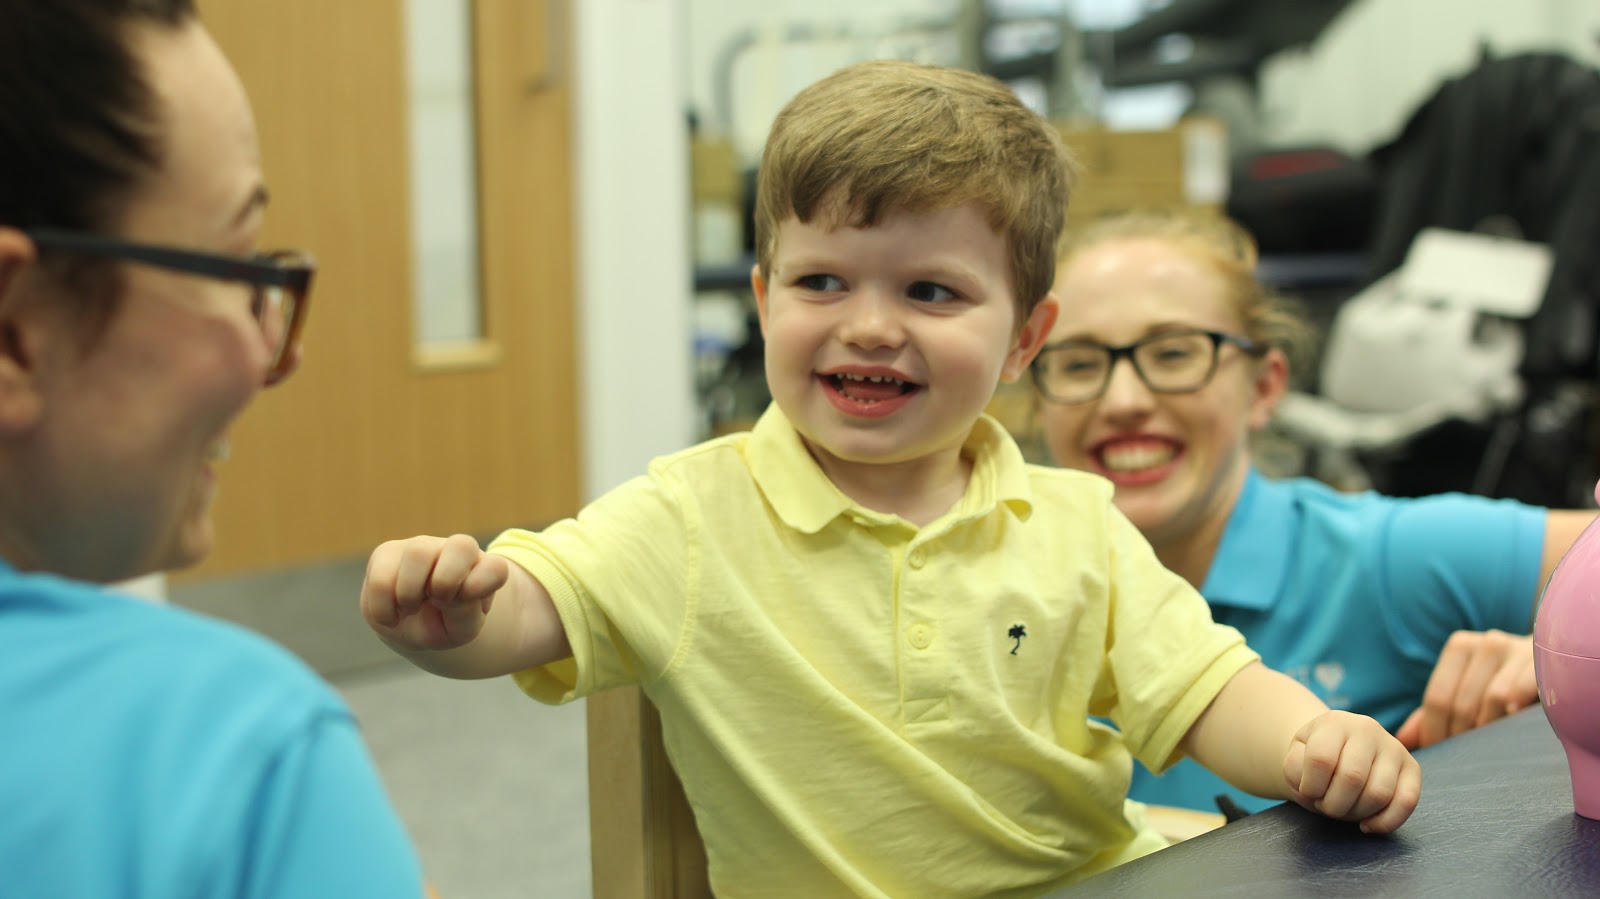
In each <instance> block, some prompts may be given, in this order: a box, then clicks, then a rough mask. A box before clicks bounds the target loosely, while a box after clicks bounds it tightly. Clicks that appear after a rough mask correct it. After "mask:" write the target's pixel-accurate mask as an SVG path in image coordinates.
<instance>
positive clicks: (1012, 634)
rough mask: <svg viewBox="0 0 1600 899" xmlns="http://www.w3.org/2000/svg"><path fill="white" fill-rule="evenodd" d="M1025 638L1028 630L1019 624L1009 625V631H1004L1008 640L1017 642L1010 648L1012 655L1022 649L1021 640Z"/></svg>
mask: <svg viewBox="0 0 1600 899" xmlns="http://www.w3.org/2000/svg"><path fill="white" fill-rule="evenodd" d="M1026 636H1028V628H1027V627H1026V626H1024V625H1021V624H1013V625H1011V630H1009V631H1006V637H1007V638H1008V639H1011V640H1015V641H1017V645H1016V646H1013V647H1011V654H1012V655H1016V654H1017V650H1019V649H1021V648H1022V638H1023V637H1026Z"/></svg>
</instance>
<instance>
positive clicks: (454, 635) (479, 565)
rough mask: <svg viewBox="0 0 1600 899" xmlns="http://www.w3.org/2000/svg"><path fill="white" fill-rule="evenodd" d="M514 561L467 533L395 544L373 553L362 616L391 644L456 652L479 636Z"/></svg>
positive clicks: (363, 583) (363, 584) (364, 582)
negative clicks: (492, 603) (482, 545)
mask: <svg viewBox="0 0 1600 899" xmlns="http://www.w3.org/2000/svg"><path fill="white" fill-rule="evenodd" d="M509 575H510V567H509V563H508V562H507V561H506V560H505V559H504V558H502V557H500V556H496V555H491V554H489V553H486V552H484V551H483V549H482V548H480V547H479V546H478V541H476V540H474V539H473V538H471V537H468V536H466V535H465V534H456V535H455V536H453V537H426V536H424V537H412V538H410V539H407V540H391V541H389V542H388V543H385V544H383V545H381V546H379V547H378V548H377V549H375V550H373V551H372V556H371V558H369V559H368V560H367V573H366V577H365V579H364V580H363V581H362V583H361V615H362V617H363V618H365V619H366V620H367V624H368V625H369V626H370V627H371V628H372V629H373V630H374V631H376V632H377V634H378V636H380V637H382V638H383V639H384V641H385V642H387V643H390V644H391V645H394V646H397V647H402V648H405V649H409V650H438V649H454V648H456V647H458V646H463V645H465V644H467V643H470V642H472V640H473V639H474V638H475V637H477V636H478V633H479V632H480V631H481V630H482V629H483V622H484V619H485V617H486V616H487V615H488V613H489V605H490V603H491V601H492V600H493V598H494V594H495V591H497V590H499V589H500V588H501V587H502V586H504V585H505V583H506V579H507V577H509Z"/></svg>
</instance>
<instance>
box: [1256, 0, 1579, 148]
mask: <svg viewBox="0 0 1600 899" xmlns="http://www.w3.org/2000/svg"><path fill="white" fill-rule="evenodd" d="M1597 35H1600V2H1596V0H1361V2H1359V3H1355V4H1352V5H1351V6H1350V7H1348V8H1346V10H1345V11H1344V13H1343V14H1342V15H1341V16H1340V17H1339V19H1337V20H1336V21H1335V22H1334V23H1333V24H1332V25H1330V26H1329V28H1328V30H1326V31H1324V32H1323V34H1322V35H1321V37H1320V38H1319V39H1318V41H1317V42H1316V44H1314V45H1313V46H1311V47H1310V48H1308V49H1306V50H1302V51H1294V52H1290V53H1284V54H1280V55H1279V56H1278V57H1277V58H1275V59H1273V60H1272V61H1271V62H1270V63H1269V64H1268V65H1267V66H1266V68H1265V69H1264V70H1263V74H1262V91H1261V99H1262V103H1263V113H1264V116H1265V121H1264V123H1263V124H1264V128H1265V132H1266V134H1267V137H1268V139H1269V141H1270V142H1272V143H1274V144H1278V145H1285V144H1294V143H1301V142H1306V143H1315V142H1328V143H1332V144H1333V145H1335V146H1338V147H1342V148H1344V149H1346V150H1349V151H1352V152H1364V151H1366V150H1369V149H1371V148H1372V147H1373V146H1375V145H1377V144H1379V143H1382V142H1384V141H1386V140H1388V139H1389V138H1391V137H1393V136H1394V135H1396V134H1397V133H1399V130H1400V128H1401V127H1402V126H1403V125H1404V124H1405V121H1406V118H1407V117H1408V116H1409V115H1410V114H1411V112H1412V111H1413V110H1414V109H1416V107H1417V106H1419V105H1421V103H1422V102H1423V101H1425V100H1427V98H1428V97H1429V96H1431V95H1432V94H1433V92H1434V90H1435V89H1436V88H1437V87H1438V86H1439V84H1440V82H1442V81H1443V80H1444V79H1446V78H1448V77H1451V76H1454V75H1458V74H1461V73H1463V72H1465V71H1466V70H1467V69H1469V68H1470V67H1471V66H1472V65H1473V64H1474V63H1475V61H1476V60H1477V58H1478V47H1479V44H1480V42H1487V43H1488V44H1489V46H1490V47H1491V49H1492V50H1493V51H1494V52H1495V53H1497V54H1501V55H1507V54H1511V53H1517V52H1522V51H1527V50H1557V51H1563V52H1566V53H1569V54H1571V55H1573V56H1575V57H1577V58H1579V59H1582V60H1584V61H1587V62H1590V63H1600V44H1597V42H1596V41H1597Z"/></svg>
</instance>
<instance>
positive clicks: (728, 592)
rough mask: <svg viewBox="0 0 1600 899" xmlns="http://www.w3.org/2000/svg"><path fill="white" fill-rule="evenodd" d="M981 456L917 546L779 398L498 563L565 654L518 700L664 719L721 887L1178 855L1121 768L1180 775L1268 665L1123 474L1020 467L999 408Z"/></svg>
mask: <svg viewBox="0 0 1600 899" xmlns="http://www.w3.org/2000/svg"><path fill="white" fill-rule="evenodd" d="M964 452H966V453H967V454H968V455H969V457H970V458H971V459H972V460H973V468H972V478H971V482H970V484H969V486H968V488H967V492H966V495H965V496H964V497H963V498H962V499H961V500H960V502H958V503H957V504H956V506H955V507H954V508H953V509H951V510H950V511H949V512H948V513H947V514H945V515H944V516H943V517H942V518H940V519H938V520H937V521H934V522H932V523H930V524H928V525H926V526H924V527H921V528H918V527H916V526H914V525H912V524H910V523H908V522H906V521H905V520H903V519H901V518H899V517H898V516H894V515H884V514H881V513H877V512H873V511H871V510H869V509H865V508H862V507H861V506H859V505H857V504H855V503H854V502H852V501H851V500H850V499H849V498H848V497H846V496H845V495H844V494H842V493H841V492H840V491H839V490H838V489H837V488H835V487H834V486H833V484H832V482H830V481H829V480H828V479H827V477H826V476H825V475H824V474H823V473H822V471H821V469H820V468H818V467H817V465H816V463H815V462H814V461H813V460H812V459H811V456H810V455H809V453H808V452H807V451H806V449H805V447H804V445H803V444H802V442H801V440H800V437H799V435H798V434H797V433H796V432H795V430H794V428H793V426H791V425H790V424H789V422H788V421H787V419H785V418H784V416H783V415H782V413H780V412H779V411H778V410H777V407H776V406H774V407H772V408H770V409H769V410H768V411H767V412H766V414H764V415H763V416H762V418H761V420H760V421H759V422H758V423H757V424H756V426H755V428H754V430H753V431H751V432H750V433H748V434H735V435H730V436H728V437H724V438H721V439H717V440H713V441H710V442H708V443H704V444H701V445H699V446H696V447H693V448H691V449H688V450H684V451H683V452H680V453H676V454H674V455H671V456H667V457H664V458H662V459H658V460H657V461H655V462H654V463H652V464H651V466H650V469H649V474H648V475H646V476H644V477H641V478H637V479H635V480H633V481H630V482H629V483H627V484H625V485H623V486H621V487H619V488H618V489H616V490H615V491H613V492H611V493H609V494H607V495H606V496H604V497H602V498H601V499H599V500H597V501H596V502H594V503H592V504H591V505H589V506H588V507H587V508H585V509H584V510H583V511H582V512H581V513H580V514H579V515H578V517H577V518H576V519H569V520H565V521H561V522H558V523H557V524H555V525H553V526H552V527H550V528H548V529H547V530H545V531H543V532H541V533H532V532H528V531H516V530H513V531H508V532H506V533H505V534H502V535H501V536H500V537H499V538H497V539H496V540H495V542H494V543H493V544H492V546H491V547H490V548H491V550H492V551H493V552H497V553H501V554H503V555H505V556H507V557H508V558H510V559H511V560H512V561H514V562H516V563H517V564H519V565H521V566H523V567H524V568H526V569H527V570H528V571H529V572H530V573H532V574H533V576H534V577H536V578H537V579H538V580H539V582H540V583H542V584H543V585H544V586H545V588H546V589H547V590H549V592H550V595H551V596H552V597H553V598H554V600H555V605H556V608H557V610H558V611H559V612H560V615H561V620H562V622H563V624H564V625H565V626H566V631H567V637H568V639H569V640H570V641H571V643H572V650H573V657H572V658H571V659H567V660H563V661H560V662H557V663H554V664H552V665H548V666H545V667H544V668H540V669H534V670H529V671H523V672H519V673H518V674H517V675H515V677H516V679H517V681H518V683H519V684H520V685H521V686H522V688H523V689H524V690H526V691H527V692H528V693H529V694H531V695H532V696H534V697H535V698H537V699H540V700H542V701H545V702H553V703H554V702H566V701H570V700H572V699H576V698H578V697H581V696H585V695H587V694H589V693H592V692H595V691H597V690H603V689H606V688H608V687H614V686H618V685H621V684H630V683H638V684H640V685H642V687H643V689H644V691H645V692H646V694H647V695H648V696H649V697H650V699H651V700H652V701H653V702H654V703H655V704H656V706H657V707H658V708H659V710H660V712H661V719H662V726H663V732H664V738H665V742H666V746H667V751H668V754H669V756H670V757H671V759H672V763H673V766H674V768H675V769H676V771H677V772H678V776H679V778H680V779H681V780H682V781H683V785H684V789H685V791H686V793H687V794H688V797H689V801H690V804H691V805H692V806H693V808H694V811H695V816H696V819H697V821H698V824H699V828H700V831H701V836H702V838H703V839H704V841H705V845H706V852H707V856H708V860H709V864H710V876H711V883H712V886H713V888H714V889H715V890H716V891H717V892H718V894H719V895H725V896H737V897H746V896H808V897H809V896H838V895H851V894H855V895H862V896H897V897H898V896H914V897H941V896H991V895H1030V894H1033V893H1037V892H1041V891H1044V890H1046V889H1048V888H1051V887H1056V886H1060V885H1061V884H1064V883H1068V882H1071V881H1073V880H1076V879H1079V878H1081V877H1085V876H1088V875H1089V874H1091V873H1094V872H1096V871H1100V870H1104V869H1105V868H1108V867H1111V866H1112V865H1115V864H1117V863H1119V862H1122V861H1126V860H1128V859H1129V858H1132V857H1134V856H1137V855H1142V854H1144V853H1145V852H1149V851H1151V850H1153V849H1155V848H1159V847H1160V846H1161V845H1162V843H1161V840H1160V838H1159V837H1158V836H1156V835H1155V834H1154V833H1152V832H1150V831H1149V830H1147V829H1144V828H1143V827H1142V826H1141V825H1142V820H1141V816H1140V815H1139V814H1138V809H1139V808H1140V807H1139V806H1137V804H1128V803H1126V802H1125V797H1126V795H1127V789H1128V780H1129V774H1130V769H1131V762H1130V755H1131V756H1135V757H1138V758H1139V759H1140V760H1141V761H1143V762H1144V763H1145V764H1147V765H1150V766H1152V767H1153V768H1156V769H1157V770H1160V769H1163V768H1165V767H1166V766H1167V765H1169V764H1171V763H1172V762H1174V761H1176V760H1177V754H1178V749H1177V746H1178V742H1179V740H1180V739H1182V737H1183V736H1184V734H1185V733H1186V732H1187V731H1188V729H1189V727H1190V726H1191V725H1192V724H1193V722H1194V720H1195V718H1196V717H1198V716H1199V714H1200V713H1201V711H1203V710H1204V709H1205V707H1206V706H1207V705H1208V704H1209V703H1210V701H1211V699H1212V698H1213V697H1214V696H1215V695H1216V693H1217V691H1218V690H1220V689H1221V688H1222V686H1223V684H1225V683H1226V682H1227V681H1228V679H1229V678H1231V677H1232V676H1233V675H1234V673H1236V672H1237V671H1238V670H1239V669H1240V668H1242V667H1244V666H1245V665H1246V664H1248V663H1249V662H1251V661H1253V660H1254V659H1255V658H1256V656H1255V654H1254V653H1253V652H1251V651H1250V650H1249V649H1248V648H1246V647H1245V645H1244V641H1243V639H1242V638H1240V636H1239V634H1238V633H1237V632H1236V631H1234V630H1233V629H1231V628H1227V627H1223V626H1221V625H1217V624H1214V623H1213V622H1212V620H1211V616H1210V612H1209V610H1208V607H1207V606H1206V603H1205V601H1204V600H1203V599H1201V598H1200V596H1199V594H1197V593H1196V592H1195V591H1194V590H1193V589H1191V588H1190V587H1189V585H1188V584H1187V583H1185V582H1184V581H1183V580H1182V579H1180V578H1178V577H1177V576H1176V575H1173V574H1171V573H1170V572H1168V571H1167V570H1166V569H1164V568H1162V567H1161V565H1160V564H1159V563H1158V562H1157V561H1156V559H1155V556H1154V554H1153V553H1152V552H1151V550H1150V548H1149V546H1148V545H1147V544H1146V543H1145V541H1144V538H1143V537H1141V536H1140V535H1139V533H1138V532H1137V531H1136V530H1135V529H1134V528H1133V526H1132V525H1130V524H1129V523H1128V522H1127V520H1126V519H1124V518H1123V517H1122V516H1121V515H1120V514H1119V513H1118V512H1117V511H1116V509H1115V507H1113V506H1112V504H1111V486H1110V484H1108V483H1107V482H1106V481H1104V480H1102V479H1100V478H1098V477H1096V476H1094V475H1089V474H1084V473H1081V472H1073V471H1065V470H1058V469H1050V468H1043V467H1038V466H1031V465H1027V464H1025V463H1024V461H1023V459H1022V455H1021V453H1020V452H1019V451H1018V450H1017V448H1016V445H1015V444H1014V443H1013V442H1012V440H1011V438H1010V437H1009V436H1008V435H1007V434H1006V433H1005V431H1004V430H1003V429H1002V428H1001V427H1000V426H999V425H998V424H997V423H996V422H994V421H993V420H991V419H988V418H985V419H982V420H980V421H979V422H978V423H977V425H976V426H975V427H974V429H973V432H972V435H971V437H970V438H969V439H968V442H967V444H966V447H965V449H964ZM1091 716H1099V717H1104V718H1108V719H1110V720H1113V721H1115V722H1116V723H1117V725H1118V727H1119V728H1120V733H1119V732H1118V731H1117V730H1113V729H1112V728H1109V727H1106V726H1104V725H1102V724H1099V723H1097V722H1095V721H1092V720H1090V719H1091Z"/></svg>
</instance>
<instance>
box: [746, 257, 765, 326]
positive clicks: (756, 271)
mask: <svg viewBox="0 0 1600 899" xmlns="http://www.w3.org/2000/svg"><path fill="white" fill-rule="evenodd" d="M750 290H751V291H752V292H753V293H755V295H756V320H757V321H759V322H760V323H761V336H762V337H766V336H767V282H766V281H765V280H764V279H763V278H762V277H761V263H759V262H757V263H756V264H755V265H752V266H750Z"/></svg>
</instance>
